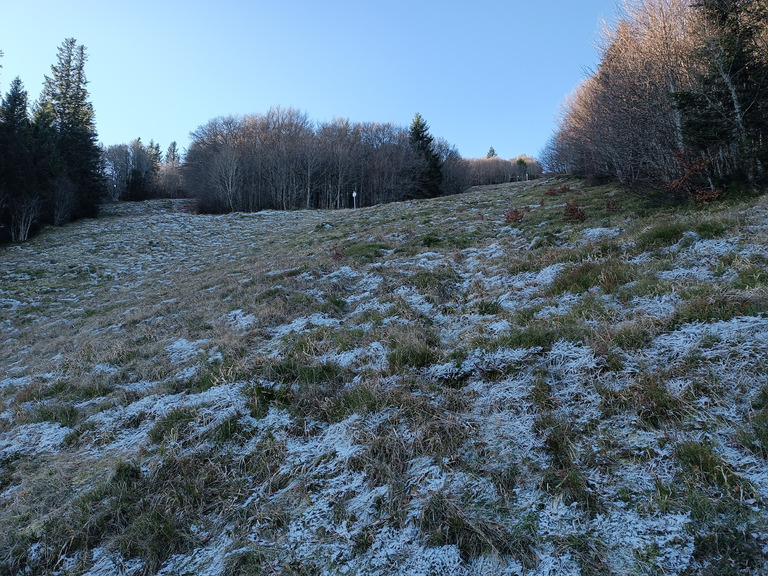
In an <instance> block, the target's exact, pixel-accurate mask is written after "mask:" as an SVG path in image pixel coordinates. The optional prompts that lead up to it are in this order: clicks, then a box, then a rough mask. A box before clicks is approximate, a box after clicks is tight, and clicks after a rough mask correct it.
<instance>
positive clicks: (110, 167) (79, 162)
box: [0, 38, 542, 243]
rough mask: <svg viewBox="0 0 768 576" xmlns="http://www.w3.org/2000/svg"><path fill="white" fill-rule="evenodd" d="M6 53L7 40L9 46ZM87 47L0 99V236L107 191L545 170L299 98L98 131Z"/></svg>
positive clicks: (238, 189)
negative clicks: (308, 109)
mask: <svg viewBox="0 0 768 576" xmlns="http://www.w3.org/2000/svg"><path fill="white" fill-rule="evenodd" d="M0 56H2V52H1V51H0ZM86 61H87V56H86V49H85V47H84V46H82V45H79V44H78V43H77V41H76V40H75V39H74V38H69V39H66V40H65V41H64V42H63V43H62V44H61V46H60V47H59V49H58V53H57V61H56V64H54V65H52V66H51V75H50V76H46V77H45V82H44V86H43V90H42V93H41V95H40V97H39V99H38V100H37V101H36V102H34V103H33V104H30V102H29V95H28V93H27V91H26V89H25V88H24V85H23V83H22V81H21V79H20V78H15V79H14V80H13V81H12V82H11V84H10V88H9V90H8V92H7V93H6V94H5V96H4V97H3V98H2V101H0V243H1V242H5V241H8V240H10V241H13V242H21V241H24V240H26V239H27V238H28V237H29V235H30V234H31V233H34V232H35V231H36V230H38V229H40V228H41V227H43V226H45V225H57V226H58V225H62V224H65V223H67V222H70V221H72V220H74V219H77V218H82V217H92V216H95V215H96V214H97V212H98V209H99V206H100V204H101V203H102V202H104V201H120V200H144V199H147V198H154V197H181V196H189V197H192V198H195V199H196V200H197V202H198V205H199V208H200V210H201V211H203V212H211V213H223V212H231V211H257V210H263V209H295V208H348V207H351V206H352V205H353V204H354V205H356V206H370V205H374V204H379V203H383V202H392V201H399V200H408V199H418V198H432V197H435V196H440V195H447V194H455V193H458V192H462V191H464V190H466V189H468V188H469V187H471V186H474V185H481V184H497V183H501V182H510V181H515V180H525V179H528V178H536V177H538V176H540V175H541V172H542V169H541V165H539V163H538V162H537V161H536V160H535V159H533V158H531V157H528V156H518V157H516V158H513V159H511V160H503V159H501V158H499V157H498V156H497V154H496V152H495V151H494V150H493V148H491V150H490V151H489V154H488V156H487V157H486V158H481V159H465V158H462V157H461V156H460V154H459V152H458V150H457V149H456V148H455V147H454V146H452V145H451V144H449V143H448V142H447V141H446V140H444V139H442V138H435V137H434V136H433V135H432V134H431V133H430V130H429V126H428V125H427V123H426V121H425V119H424V118H423V117H422V116H421V115H420V114H418V113H417V114H416V115H415V116H414V118H413V121H412V122H411V125H410V126H409V127H407V128H405V127H401V126H397V125H395V124H392V123H378V122H366V123H353V122H350V121H349V120H346V119H341V118H336V119H334V120H332V121H330V122H324V123H316V122H313V121H311V120H310V119H309V118H308V116H307V115H306V114H305V113H303V112H301V111H299V110H296V109H293V108H281V107H273V108H271V109H270V110H269V111H267V112H266V113H264V114H253V115H247V116H240V117H235V116H229V117H222V118H216V119H214V120H211V121H209V122H208V123H207V124H205V125H203V126H200V127H199V128H197V129H196V130H195V131H193V132H192V134H191V144H190V147H189V149H188V150H187V151H186V154H182V152H181V151H180V150H179V149H178V146H177V144H176V143H175V142H172V143H171V144H170V146H169V147H168V149H167V150H166V151H165V153H164V154H163V152H162V151H161V149H160V145H159V144H157V143H155V142H154V141H152V140H150V141H149V143H144V142H143V141H142V140H141V138H136V139H135V140H133V141H132V142H129V143H125V144H115V145H110V146H104V145H100V144H98V142H97V132H96V126H95V121H94V110H93V105H92V104H91V102H90V100H89V93H88V88H87V86H88V81H87V79H86V75H85V63H86Z"/></svg>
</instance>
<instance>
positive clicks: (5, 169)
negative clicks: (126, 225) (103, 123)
mask: <svg viewBox="0 0 768 576" xmlns="http://www.w3.org/2000/svg"><path fill="white" fill-rule="evenodd" d="M85 61H86V56H85V47H84V46H81V45H78V44H77V42H76V41H75V40H74V39H73V38H69V39H67V40H65V41H64V43H63V44H62V45H61V47H60V48H59V53H58V61H57V63H56V64H55V65H54V66H52V67H51V70H52V76H51V77H46V80H45V87H44V90H43V94H42V96H41V98H40V100H39V101H38V102H37V104H36V105H35V109H34V111H33V118H32V119H31V120H30V117H29V105H28V98H27V93H26V91H25V90H24V88H23V85H22V83H21V80H20V79H19V78H16V79H15V80H14V81H13V83H12V84H11V89H10V91H9V92H8V94H7V96H6V97H5V98H4V99H3V102H2V109H1V110H0V230H3V233H7V234H8V237H7V238H5V237H0V241H2V240H5V239H11V240H13V241H23V240H26V238H27V237H28V235H29V234H30V233H31V232H32V231H34V230H35V227H36V226H38V225H41V224H54V225H59V224H64V223H65V222H68V221H69V220H71V219H74V218H80V217H84V216H87V217H90V216H95V215H96V212H97V211H98V206H99V203H100V202H101V197H102V194H103V192H104V184H103V179H102V175H101V163H100V162H101V159H100V151H99V148H98V146H97V137H96V131H95V125H94V122H93V107H92V105H91V103H90V102H89V101H88V90H87V88H86V86H87V83H88V82H87V80H86V78H85V69H84V67H85Z"/></svg>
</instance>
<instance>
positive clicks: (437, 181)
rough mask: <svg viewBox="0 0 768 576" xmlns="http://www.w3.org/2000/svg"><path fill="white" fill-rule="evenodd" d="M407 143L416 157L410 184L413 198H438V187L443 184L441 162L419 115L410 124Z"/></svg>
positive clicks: (427, 127)
mask: <svg viewBox="0 0 768 576" xmlns="http://www.w3.org/2000/svg"><path fill="white" fill-rule="evenodd" d="M409 141H410V144H411V148H412V149H413V150H414V152H415V153H416V157H417V163H416V165H415V168H414V172H415V174H414V178H413V184H412V186H413V192H412V194H413V197H414V198H433V197H435V196H439V195H440V187H441V184H442V183H443V162H442V160H441V159H440V155H439V154H438V153H437V151H436V149H435V143H434V138H433V137H432V135H431V134H430V133H429V126H428V125H427V123H426V122H425V121H424V118H422V116H421V114H419V113H416V115H415V116H414V117H413V122H411V128H410V133H409Z"/></svg>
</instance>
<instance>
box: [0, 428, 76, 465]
mask: <svg viewBox="0 0 768 576" xmlns="http://www.w3.org/2000/svg"><path fill="white" fill-rule="evenodd" d="M69 432H70V428H66V427H65V426H62V425H61V424H59V423H58V422H53V423H52V422H37V423H34V424H22V425H21V426H16V427H15V428H13V429H12V430H9V431H8V432H3V433H2V434H0V455H1V456H2V457H3V458H7V457H9V456H11V455H13V454H19V453H21V454H26V455H35V454H42V453H45V452H54V451H55V450H57V449H58V448H59V447H60V446H61V444H62V443H63V442H64V437H65V436H66V435H67V433H69Z"/></svg>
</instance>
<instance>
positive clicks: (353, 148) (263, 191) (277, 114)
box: [182, 107, 541, 213]
mask: <svg viewBox="0 0 768 576" xmlns="http://www.w3.org/2000/svg"><path fill="white" fill-rule="evenodd" d="M520 161H522V163H523V164H524V165H525V171H526V173H527V174H528V177H537V176H538V175H540V174H541V168H540V166H539V165H538V163H537V162H536V161H535V160H533V159H532V158H527V160H520ZM520 161H519V160H518V159H515V161H508V160H501V159H499V158H495V159H479V160H468V159H464V158H462V157H461V156H460V154H459V152H458V151H457V150H456V148H455V147H454V146H452V145H450V144H449V143H448V142H446V141H445V140H444V139H441V138H435V137H434V136H432V134H431V133H430V131H429V126H428V125H427V123H426V121H425V120H424V118H423V117H422V116H421V115H420V114H418V113H417V114H416V115H415V116H414V118H413V121H412V122H411V125H410V126H409V127H408V128H405V127H402V126H397V125H395V124H392V123H378V122H366V123H353V122H350V121H349V120H348V119H342V118H336V119H334V120H332V121H330V122H325V123H315V122H313V121H311V120H310V119H309V117H308V116H307V115H306V114H305V113H303V112H301V111H299V110H296V109H293V108H281V107H273V108H271V109H270V110H269V111H268V112H266V113H265V114H256V115H248V116H242V117H234V116H229V117H223V118H216V119H214V120H211V121H210V122H208V123H207V124H205V125H204V126H201V127H199V128H198V129H197V130H195V131H194V132H193V133H192V142H191V145H190V148H189V150H188V152H187V155H186V158H185V161H184V164H183V166H182V174H183V183H184V188H185V190H186V192H187V193H188V194H189V195H190V196H192V197H194V198H197V200H198V202H199V206H200V209H201V210H202V211H205V212H215V213H219V212H231V211H257V210H263V209H282V210H285V209H294V208H349V207H352V206H353V204H355V205H357V206H371V205H375V204H380V203H384V202H393V201H400V200H409V199H418V198H432V197H435V196H440V195H447V194H455V193H458V192H462V191H464V190H466V189H467V188H469V187H470V186H473V185H475V184H486V183H498V182H508V181H511V180H514V179H516V178H517V177H518V175H519V174H520V171H521V164H520ZM526 162H527V163H526Z"/></svg>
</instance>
